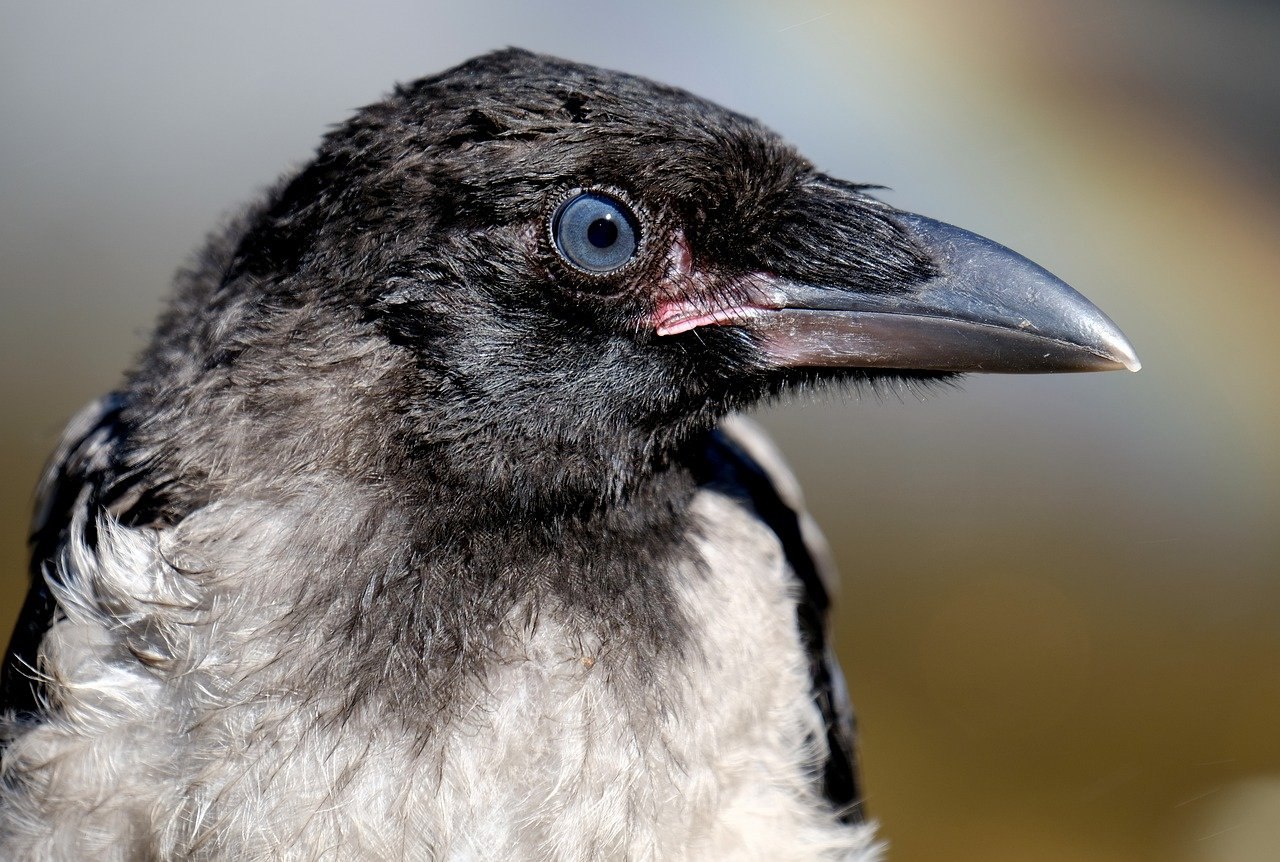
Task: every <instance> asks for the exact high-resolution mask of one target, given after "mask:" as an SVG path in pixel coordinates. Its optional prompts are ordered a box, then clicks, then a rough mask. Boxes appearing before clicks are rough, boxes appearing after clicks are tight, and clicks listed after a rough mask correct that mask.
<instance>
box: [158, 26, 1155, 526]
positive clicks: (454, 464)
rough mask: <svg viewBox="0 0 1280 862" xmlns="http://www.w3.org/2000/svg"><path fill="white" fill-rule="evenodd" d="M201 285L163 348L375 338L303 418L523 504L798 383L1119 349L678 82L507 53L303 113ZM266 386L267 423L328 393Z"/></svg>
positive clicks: (313, 371)
mask: <svg viewBox="0 0 1280 862" xmlns="http://www.w3.org/2000/svg"><path fill="white" fill-rule="evenodd" d="M216 282H217V284H216V286H206V287H205V288H201V289H198V290H194V291H188V300H187V301H186V305H185V306H184V305H180V306H179V307H178V309H177V310H176V311H175V312H174V313H173V314H172V315H171V319H170V323H169V325H168V330H169V332H170V337H171V338H172V337H173V333H174V332H189V331H192V330H193V328H194V329H199V330H200V331H201V332H203V333H204V335H203V336H202V337H201V338H199V339H197V340H196V341H194V342H193V341H191V340H190V339H188V340H187V341H186V342H185V344H186V346H185V347H184V348H183V349H184V350H186V351H187V352H188V353H199V354H201V355H203V362H202V365H201V369H202V370H201V372H200V373H201V374H210V373H213V374H216V373H220V372H219V370H221V373H224V374H229V376H226V381H227V382H225V384H224V385H223V386H222V389H223V391H228V390H229V389H234V387H235V386H236V385H237V384H236V383H235V382H234V378H235V375H234V373H230V372H228V371H227V370H228V369H235V367H236V366H237V364H239V365H240V366H241V367H242V368H258V369H261V368H262V367H263V366H264V365H272V364H274V365H275V366H276V367H277V368H279V369H283V368H298V367H300V365H301V367H303V368H304V369H305V370H306V374H309V375H312V376H313V377H314V376H316V375H318V374H320V371H319V370H318V369H321V368H322V367H324V366H325V363H323V362H314V361H313V362H306V361H303V362H301V363H300V359H299V357H301V356H311V357H314V356H317V355H320V354H323V353H325V352H326V351H328V352H330V353H332V352H334V351H335V350H337V352H340V353H342V354H343V355H348V354H353V353H358V354H360V355H365V354H376V355H378V356H380V357H383V359H384V360H385V361H384V362H382V364H381V365H379V366H378V367H380V368H384V369H385V368H393V369H394V374H390V375H387V376H386V382H385V384H384V385H381V386H380V388H379V389H378V390H377V392H376V394H375V395H372V396H370V397H368V398H364V399H362V400H360V402H359V404H358V405H356V406H349V407H347V408H343V410H342V411H339V412H343V413H345V414H346V415H343V416H341V417H329V418H327V419H325V420H324V421H327V422H329V423H330V424H333V423H336V424H334V426H333V427H334V428H336V429H338V430H336V431H332V430H331V431H330V432H328V433H329V435H330V436H332V435H333V434H339V435H346V436H347V438H348V439H364V440H370V441H372V440H377V441H384V440H386V439H387V438H394V440H395V441H396V442H395V443H394V445H392V446H391V447H390V449H392V450H394V451H395V452H396V453H398V454H397V455H396V458H401V459H403V460H402V461H401V462H400V463H402V465H411V466H404V469H405V470H406V471H408V472H412V473H414V474H415V475H419V476H423V477H429V478H430V479H432V480H433V481H436V482H443V483H444V484H446V485H449V486H451V487H468V488H471V489H473V490H474V491H476V492H479V493H482V494H484V495H487V498H489V499H510V500H516V501H519V502H520V503H521V505H525V506H543V505H562V504H564V505H567V504H568V502H567V501H577V502H576V503H574V504H575V505H576V504H577V503H585V504H587V505H591V504H592V503H593V502H599V501H601V500H608V499H616V498H617V497H618V496H619V495H620V494H625V493H627V492H628V489H632V488H634V487H635V486H636V484H637V483H642V482H643V481H644V480H645V479H646V478H648V477H651V476H653V475H655V474H658V473H661V472H662V471H663V470H664V469H665V468H666V467H668V466H669V465H670V464H671V463H673V462H675V461H677V460H679V459H680V457H681V455H682V452H683V447H685V446H686V445H689V444H690V441H693V440H695V439H696V438H697V436H698V434H699V433H700V432H702V431H705V430H706V429H708V428H710V427H711V426H712V425H713V424H714V422H715V421H716V420H717V419H718V418H719V417H720V416H722V415H723V414H724V413H726V412H727V411H729V410H731V409H733V408H736V407H740V406H745V405H748V404H750V403H753V402H755V401H757V400H759V399H760V398H762V397H766V396H768V395H770V394H772V393H775V392H777V391H779V390H781V389H783V388H785V387H786V386H788V385H791V384H795V383H798V382H809V381H813V380H815V379H818V378H870V377H874V376H876V375H896V376H913V375H914V376H929V375H934V376H937V375H946V374H952V373H956V372H962V371H1066V370H1091V369H1106V368H1117V367H1122V366H1129V367H1132V368H1136V366H1137V361H1136V359H1135V358H1134V355H1133V353H1132V350H1131V348H1130V347H1129V346H1128V344H1127V343H1126V342H1125V341H1124V338H1123V336H1122V335H1121V334H1120V332H1119V331H1118V330H1117V329H1116V328H1115V326H1114V325H1113V324H1112V323H1111V322H1110V321H1109V320H1107V318H1106V317H1105V316H1104V315H1103V314H1102V313H1101V312H1100V311H1098V310H1097V309H1096V308H1094V307H1093V306H1092V305H1090V304H1089V303H1088V302H1087V301H1086V300H1084V299H1083V298H1082V297H1080V296H1079V295H1078V294H1076V293H1075V292H1074V291H1072V290H1071V289H1070V288H1069V287H1067V286H1066V285H1065V284H1062V283H1061V282H1059V281H1058V280H1056V279H1055V278H1053V277H1052V276H1051V275H1049V274H1048V273H1046V272H1044V271H1043V270H1041V269H1039V268H1038V267H1036V266H1035V265H1034V264H1031V263H1030V262H1028V261H1026V260H1024V259H1022V258H1020V257H1018V256H1017V255H1014V254H1013V253H1012V252H1009V251H1008V250H1006V249H1003V248H1001V247H1000V246H997V245H995V244H994V243H990V242H988V241H986V240H983V239H981V238H979V237H976V236H974V235H972V234H968V233H965V232H963V231H960V230H958V229H956V228H952V227H949V226H946V225H942V224H940V223H937V222H933V221H930V220H928V219H924V218H921V217H918V216H913V215H909V214H906V213H902V212H899V211H897V210H895V209H893V208H891V207H889V206H888V205H886V204H884V203H882V202H880V201H878V200H876V199H874V198H872V197H870V196H869V195H868V194H866V187H864V186H859V185H854V184H851V183H847V182H844V181H841V180H837V179H833V178H831V177H828V176H826V175H824V174H822V173H820V172H819V171H817V170H816V169H815V168H814V167H813V165H811V164H810V163H809V162H808V161H806V160H805V159H804V158H803V157H801V156H800V155H799V154H797V153H796V152H795V151H794V150H793V149H792V148H791V147H789V146H788V145H787V144H785V143H784V142H783V141H782V140H781V139H779V138H778V137H777V136H776V135H775V134H773V133H772V132H770V131H769V130H767V129H765V128H763V127H761V126H760V125H759V124H757V123H755V122H753V121H752V120H750V119H748V118H746V117H743V116H740V115H738V114H734V113H731V112H729V111H726V110H724V109H722V108H720V107H717V106H716V105H713V104H710V103H708V102H706V101H703V100H701V99H698V98H696V97H694V96H691V95H690V94H688V93H685V92H683V91H680V90H676V89H673V88H670V87H665V86H661V85H658V84H655V83H652V82H650V81H646V80H643V79H640V78H636V77H632V76H628V75H623V74H619V73H616V72H609V71H604V70H601V69H596V68H592V67H588V66H581V65H576V64H572V63H568V62H564V61H561V60H556V59H552V58H548V57H543V56H538V55H534V54H530V53H526V52H523V51H515V50H512V51H503V52H499V53H495V54H490V55H488V56H484V57H480V58H478V59H476V60H472V61H471V62H468V63H466V64H464V65H462V66H459V67H457V68H455V69H452V70H450V71H448V72H445V73H444V74H442V75H439V76H437V77H434V78H429V79H425V80H422V81H419V82H416V83H413V84H410V85H407V86H403V87H401V88H399V89H397V90H396V91H395V93H394V94H392V96H391V97H390V98H388V99H387V100H386V101H383V102H380V103H378V104H375V105H372V106H370V107H367V108H365V109H363V110H362V111H360V112H359V113H358V114H357V115H356V116H355V117H354V119H352V120H351V121H350V122H348V123H346V124H345V125H343V126H341V127H339V128H338V129H336V130H335V131H333V132H332V133H331V134H329V135H328V137H327V138H326V139H325V141H324V143H323V145H322V146H321V148H320V151H319V153H318V156H317V158H316V159H315V161H314V162H313V163H311V164H310V165H309V166H307V167H305V168H304V169H303V170H302V171H301V172H300V173H299V174H297V175H296V176H295V177H293V178H292V179H291V180H289V181H287V182H286V183H284V184H283V185H282V186H281V187H280V188H278V189H277V190H276V191H275V192H273V193H272V194H271V196H270V197H269V199H268V200H267V201H266V203H265V204H264V205H263V206H262V207H261V208H260V209H259V210H257V211H256V212H255V213H253V214H252V215H251V216H250V217H249V218H248V220H247V222H246V223H245V227H244V228H243V229H242V230H241V231H240V232H239V233H238V234H237V235H236V237H235V238H234V239H233V242H232V245H231V253H230V254H229V255H227V256H226V258H225V260H223V261H221V262H220V263H218V270H217V278H216ZM197 318H199V319H201V320H203V321H204V322H203V323H200V324H199V325H197V324H196V323H195V321H196V320H197ZM280 320H287V321H288V325H287V326H284V325H282V324H280V323H279V322H278V321H280ZM339 343H340V346H341V349H340V350H338V348H337V347H336V346H335V345H339ZM356 344H359V345H363V347H361V349H360V350H354V349H353V345H356ZM276 374H277V376H282V374H283V372H276ZM250 376H254V379H255V380H270V379H271V374H268V373H267V372H265V371H261V370H260V371H259V372H258V373H257V374H256V376H255V375H250ZM239 379H240V380H241V381H243V379H244V373H242V374H241V376H240V378H239ZM321 388H323V387H321ZM248 400H249V401H252V400H253V399H248ZM245 403H246V401H245V399H243V398H241V400H240V402H239V404H240V406H241V407H243V406H244V404H245ZM265 403H267V404H268V405H269V406H267V407H265V408H264V409H265V410H266V411H267V414H268V415H266V417H265V419H264V423H265V425H266V427H268V428H270V427H272V426H273V424H274V425H276V426H279V425H281V424H287V425H289V427H291V428H294V427H297V426H298V425H299V424H301V425H305V424H306V421H305V420H306V419H307V418H308V417H316V416H317V415H318V414H320V413H324V412H325V411H326V410H330V408H325V407H317V406H316V405H315V404H312V403H309V402H308V399H307V397H306V395H305V394H299V395H296V396H295V397H294V398H293V399H292V400H290V399H284V400H280V399H274V400H273V399H266V400H265ZM288 404H295V409H294V410H293V412H292V413H290V410H289V408H288V406H287V405H288ZM297 405H300V406H297ZM302 414H305V415H302ZM339 419H340V420H341V421H338V420H339ZM315 421H317V422H319V421H321V420H319V419H316V420H315ZM343 423H346V424H345V425H343ZM361 429H363V430H361ZM266 436H267V437H271V436H272V434H271V433H268V434H267V435H266ZM275 436H279V437H288V436H289V435H288V434H287V433H285V432H284V430H282V429H280V428H277V430H276V434H275ZM370 445H373V444H370ZM377 445H378V446H382V445H383V444H382V442H379V443H378V444H377ZM294 448H298V447H297V446H296V445H295V446H294ZM346 456H347V457H348V458H350V457H352V453H351V452H350V451H349V447H348V450H347V451H346ZM393 469H395V468H394V467H388V466H387V464H386V463H385V458H384V459H383V462H380V463H378V464H377V465H375V466H374V467H372V468H371V471H372V472H373V473H385V472H387V471H389V470H393Z"/></svg>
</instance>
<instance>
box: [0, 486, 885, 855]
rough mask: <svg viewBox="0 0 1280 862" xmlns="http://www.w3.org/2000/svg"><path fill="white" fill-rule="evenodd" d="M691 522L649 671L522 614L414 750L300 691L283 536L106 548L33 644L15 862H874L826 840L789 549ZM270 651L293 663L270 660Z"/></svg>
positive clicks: (302, 650)
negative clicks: (95, 860)
mask: <svg viewBox="0 0 1280 862" xmlns="http://www.w3.org/2000/svg"><path fill="white" fill-rule="evenodd" d="M690 514H691V519H690V524H691V525H693V526H692V528H691V530H692V533H693V543H692V547H693V548H694V555H693V556H692V557H691V558H689V559H686V560H684V561H681V562H677V563H675V564H674V566H673V569H672V570H671V571H666V572H654V573H652V576H653V577H663V578H667V579H669V581H670V584H671V586H672V598H673V603H674V608H673V611H674V612H677V613H679V614H680V615H681V617H682V618H683V620H684V626H685V627H686V628H687V633H688V636H687V639H686V640H685V642H683V643H682V644H681V645H680V646H679V648H678V649H677V648H673V649H671V650H670V651H666V652H660V653H659V654H658V656H657V657H656V658H655V659H654V661H653V662H652V666H649V667H645V668H643V669H642V670H643V673H637V668H636V667H635V666H634V663H633V662H629V661H625V660H623V657H624V656H626V655H627V650H626V644H619V643H616V642H609V641H606V640H602V639H601V638H600V637H598V636H595V635H593V634H592V633H591V632H590V631H584V630H583V629H582V628H581V627H580V626H570V625H567V624H566V623H565V622H564V621H563V620H561V619H559V618H558V617H557V614H556V613H555V610H554V608H545V607H544V608H541V609H540V610H539V612H538V613H537V614H532V613H530V612H529V611H530V609H529V608H527V607H520V606H517V607H513V608H512V609H511V610H510V613H509V614H508V617H507V618H506V619H505V620H504V621H503V625H502V626H500V627H499V629H498V630H497V631H496V632H494V633H493V636H492V641H491V643H489V644H488V645H487V659H486V662H485V664H486V667H485V669H484V673H483V674H482V675H481V676H480V677H478V678H477V679H476V680H474V683H473V684H471V685H467V686H464V687H462V688H460V689H458V691H457V692H456V693H455V695H454V697H455V698H456V702H455V704H454V707H455V708H454V709H452V710H451V711H449V712H448V714H447V717H444V715H445V714H444V713H442V714H441V719H440V721H439V723H438V724H437V725H436V726H434V727H432V728H431V732H430V733H428V734H424V733H423V732H422V727H421V725H417V726H415V724H414V723H413V722H411V721H406V720H405V714H404V711H403V710H398V711H397V710H391V711H389V710H386V709H384V708H382V707H380V705H379V704H381V703H385V701H380V700H377V699H372V700H369V701H367V702H365V703H364V704H363V705H362V706H360V707H359V708H357V709H346V710H334V709H332V708H331V706H332V704H329V703H326V698H325V695H324V694H322V693H319V692H317V691H316V690H315V689H308V688H306V687H303V686H299V685H296V684H295V682H294V681H295V680H298V679H304V678H307V671H308V667H307V664H308V663H316V662H319V661H321V660H322V657H323V655H324V650H325V646H324V644H323V643H322V642H319V641H316V642H308V640H307V638H306V637H305V636H300V633H299V631H298V629H297V628H296V627H288V626H281V625H279V624H278V623H279V621H280V620H281V619H283V618H284V617H285V616H287V613H288V601H287V600H286V597H287V596H289V595H291V593H289V592H288V591H287V590H286V589H284V588H283V587H279V586H278V587H277V589H275V590H274V591H273V590H272V589H265V588H263V587H262V586H261V585H262V584H263V583H271V581H269V580H267V581H264V580H262V577H263V575H264V574H265V573H263V572H261V571H253V570H255V569H257V568H259V566H260V564H259V563H258V562H255V561H260V560H267V559H275V560H280V559H283V558H284V557H282V556H281V555H280V554H279V553H272V551H273V545H275V544H277V543H287V542H289V541H291V539H290V538H289V537H290V530H288V529H282V528H280V527H279V523H280V516H279V514H278V513H277V515H276V516H275V518H274V520H269V521H262V520H259V521H257V523H259V524H263V523H272V524H275V525H276V526H275V527H273V528H272V529H271V530H268V531H266V532H260V534H254V533H253V531H251V530H248V529H247V527H246V529H243V530H236V529H233V528H232V525H230V524H228V523H225V522H222V523H217V522H218V521H219V520H220V518H218V517H217V516H216V513H211V514H210V515H209V518H210V519H211V520H210V522H209V523H206V524H203V525H202V524H200V523H199V521H198V520H197V521H195V522H193V523H194V526H193V528H192V530H191V531H189V533H190V535H188V536H187V541H188V542H189V543H190V542H192V541H194V537H196V536H199V535H215V534H216V535H218V536H220V537H221V538H220V539H219V540H218V541H217V542H214V543H212V544H208V543H205V544H203V545H201V546H200V547H199V549H198V550H199V553H198V554H195V553H194V551H195V550H196V549H195V548H193V547H192V546H190V545H189V546H188V547H186V548H184V549H181V550H179V549H175V548H172V547H166V540H165V538H164V537H160V536H157V535H155V534H152V533H151V532H150V531H133V530H124V529H121V528H115V529H112V530H110V531H108V532H106V533H105V534H104V536H103V538H102V539H101V541H100V542H99V544H98V548H97V552H96V553H95V554H90V553H88V552H87V551H86V550H85V549H83V548H81V549H80V553H69V554H68V555H66V557H64V559H63V561H62V566H63V567H64V569H66V572H65V574H66V575H67V577H64V578H63V579H62V583H63V586H62V587H61V588H60V595H59V600H60V602H61V604H62V606H63V607H64V609H66V613H67V616H66V619H64V620H61V621H59V622H58V623H57V624H56V625H55V626H54V628H53V629H52V630H51V632H50V634H49V636H48V637H47V639H46V645H45V654H46V659H47V662H48V670H49V671H50V673H51V675H52V676H53V677H54V679H55V680H56V681H57V685H56V686H55V689H54V690H55V694H56V696H57V697H58V698H59V699H60V703H59V709H58V710H57V711H55V712H54V713H53V715H51V716H50V717H49V718H47V719H46V720H45V721H43V722H42V723H41V724H39V725H36V726H34V727H32V728H29V729H24V730H22V731H20V732H19V733H18V734H17V736H16V738H15V739H14V741H13V742H12V743H11V747H10V750H9V752H8V755H7V756H8V758H9V764H8V770H9V774H10V776H12V777H14V778H15V779H16V780H17V781H18V782H19V784H20V786H21V787H22V788H23V790H24V791H25V792H20V793H17V794H12V795H11V796H10V797H9V798H8V799H6V800H5V802H4V804H3V806H2V807H0V823H3V826H4V830H5V832H6V833H7V835H6V837H7V840H8V842H9V844H8V846H9V847H10V848H13V849H14V850H16V851H19V852H15V854H14V855H15V857H16V858H45V859H48V858H52V859H59V858H67V859H71V858H83V857H84V856H86V855H89V854H92V855H95V856H98V857H102V858H119V859H131V858H200V859H248V860H254V859H262V860H266V859H370V858H376V859H460V860H461V859H540V858H546V859H573V860H577V859H581V860H586V859H715V858H760V859H791V858H794V859H813V858H832V859H835V858H862V857H861V856H860V855H857V854H860V853H862V852H864V851H865V849H866V847H867V844H868V841H869V840H870V839H869V836H868V834H867V832H866V830H865V829H861V828H850V827H846V826H842V825H840V824H838V823H837V822H836V820H835V818H834V817H833V816H832V815H831V813H830V812H829V810H827V808H826V806H824V805H823V803H822V802H821V800H820V799H819V798H818V795H817V793H816V791H815V786H814V782H813V779H812V767H813V764H814V762H815V761H816V760H817V759H818V758H819V757H820V756H821V754H822V752H821V750H820V748H821V745H822V742H821V740H822V738H823V737H822V726H821V719H820V717H819V715H818V713H817V710H816V708H815V707H814V706H813V702H812V700H811V698H810V697H809V693H808V690H807V689H808V676H807V667H806V658H805V656H804V653H803V651H802V649H801V645H800V642H799V635H798V632H797V630H796V626H795V615H794V600H795V597H794V595H793V594H792V590H793V582H792V579H791V577H790V575H789V572H788V571H787V569H786V565H785V562H784V560H783V557H782V554H781V552H780V548H779V546H778V543H777V540H776V539H775V537H774V536H773V534H772V533H771V532H770V531H769V530H768V529H767V528H766V527H764V526H763V525H762V524H760V523H759V522H758V521H756V520H755V519H754V517H753V516H751V515H750V514H749V513H748V512H747V511H746V510H744V509H743V508H741V507H740V506H739V505H738V504H737V503H735V502H734V501H732V500H730V499H729V498H727V497H724V496H722V495H719V494H717V493H713V492H709V491H703V492H700V493H699V494H698V496H697V497H696V498H695V500H694V503H693V507H692V510H691V513H690ZM233 520H239V521H240V522H241V524H242V526H243V525H247V524H250V523H254V519H253V518H251V517H248V516H247V515H246V513H245V512H244V511H243V510H241V511H240V512H238V513H237V517H236V518H235V519H233ZM215 523H217V528H216V529H214V524H215ZM712 537H714V539H715V541H711V540H710V539H711V538H712ZM184 554H185V555H186V557H192V556H202V558H203V559H202V560H201V564H200V565H198V566H196V565H192V560H191V559H186V558H184ZM174 562H176V563H177V564H178V565H177V566H176V567H175V566H173V565H171V563H174ZM277 574H278V573H277ZM279 580H280V579H279V578H277V583H278V582H279ZM285 580H287V578H285ZM284 632H290V633H291V634H290V637H291V638H292V642H291V643H289V644H287V645H282V644H280V643H278V642H275V640H274V639H275V638H278V637H281V636H283V633H284ZM413 695H414V693H413V692H407V691H406V692H404V696H405V698H406V699H410V700H412V699H413ZM104 763H106V764H109V765H110V768H107V769H104V768H101V767H102V765H103V764H104Z"/></svg>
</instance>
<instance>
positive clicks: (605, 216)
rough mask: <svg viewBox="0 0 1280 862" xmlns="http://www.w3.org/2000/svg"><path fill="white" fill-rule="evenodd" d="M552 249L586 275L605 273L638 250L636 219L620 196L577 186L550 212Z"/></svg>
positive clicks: (615, 267) (638, 240)
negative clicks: (577, 187) (576, 188)
mask: <svg viewBox="0 0 1280 862" xmlns="http://www.w3.org/2000/svg"><path fill="white" fill-rule="evenodd" d="M550 232H551V241H552V245H553V246H554V247H555V250H556V253H557V254H559V255H560V257H561V258H563V259H564V261H565V262H566V263H568V264H569V265H570V266H572V267H574V268H575V269H578V270H580V271H582V272H585V273H588V274H590V275H608V274H609V273H613V272H616V271H618V270H619V269H622V268H623V267H624V266H626V265H627V264H628V263H630V262H631V261H633V260H634V259H635V258H636V256H637V254H638V252H639V250H640V240H641V236H640V223H639V219H637V218H636V215H635V212H634V210H633V209H632V208H631V206H630V205H628V204H627V202H626V201H624V200H623V199H622V198H621V197H619V196H618V195H615V194H611V193H609V192H606V191H603V190H601V189H578V190H576V191H575V192H573V193H572V194H571V195H570V196H569V197H568V198H567V199H565V200H564V201H563V202H562V203H561V204H560V205H559V206H558V207H556V209H555V212H554V213H552V215H551V221H550Z"/></svg>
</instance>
